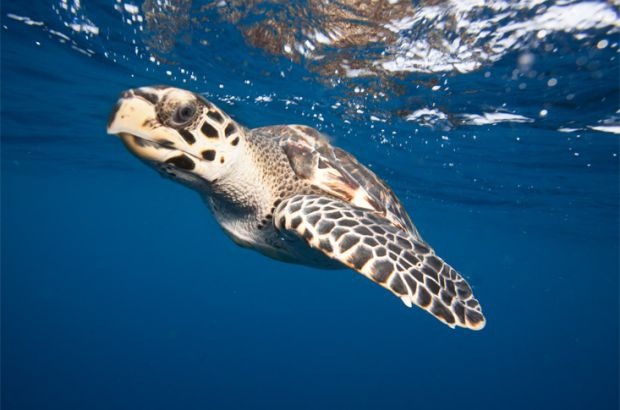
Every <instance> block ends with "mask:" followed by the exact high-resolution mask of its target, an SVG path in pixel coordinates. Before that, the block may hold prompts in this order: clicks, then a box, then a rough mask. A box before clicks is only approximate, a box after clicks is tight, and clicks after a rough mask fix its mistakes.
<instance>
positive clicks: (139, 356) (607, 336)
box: [1, 1, 619, 410]
mask: <svg viewBox="0 0 620 410" xmlns="http://www.w3.org/2000/svg"><path fill="white" fill-rule="evenodd" d="M83 3H86V5H85V6H88V7H90V9H89V16H90V18H91V19H92V20H93V22H94V23H96V24H97V25H98V26H99V27H100V29H101V32H100V35H99V36H98V37H94V38H91V39H84V38H83V37H80V36H77V35H75V36H74V37H73V38H75V41H76V44H77V45H78V46H80V47H82V48H85V47H91V48H92V49H93V50H94V51H95V52H96V53H95V55H94V56H93V57H87V56H85V55H83V54H81V53H79V52H78V51H76V50H75V49H72V48H71V44H70V43H61V42H59V41H58V38H57V37H56V36H54V35H50V34H49V29H54V30H59V31H62V32H64V33H65V34H67V35H70V34H71V32H70V30H68V29H67V28H66V27H64V26H63V25H62V19H61V18H60V17H59V16H58V15H57V14H55V13H52V12H51V7H50V6H51V4H52V3H51V2H50V3H47V2H44V1H35V2H32V4H30V5H27V6H26V5H20V4H15V2H4V1H3V3H2V7H3V11H2V18H1V20H2V24H3V26H4V27H3V28H2V32H1V35H2V78H1V82H2V99H1V108H2V129H1V138H2V169H1V170H2V186H1V195H2V219H1V222H2V237H1V242H2V246H1V252H2V265H1V268H2V272H1V273H2V408H3V409H7V410H9V409H10V410H13V409H42V408H46V409H136V408H145V409H146V408H148V409H170V408H183V409H204V408H216V409H236V408H266V409H275V408H283V409H288V408H351V409H352V408H356V409H384V408H433V409H449V408H461V409H473V408H476V409H497V408H503V409H522V408H541V409H542V408H545V409H555V408H563V409H583V408H588V409H615V408H617V407H618V360H619V357H618V319H619V317H618V226H619V220H618V184H619V176H618V172H619V169H618V158H617V155H618V135H614V134H609V133H598V132H594V131H590V130H584V131H582V132H579V133H577V134H575V133H571V134H565V133H559V132H557V131H555V129H556V128H557V126H558V125H561V124H564V123H569V121H570V120H572V119H573V117H579V118H585V119H584V121H587V120H591V121H592V122H591V123H593V122H594V121H595V120H598V119H601V118H603V117H605V116H607V115H609V114H610V113H614V111H615V110H617V109H618V106H617V103H618V95H617V90H618V88H617V75H618V63H617V59H616V57H615V54H617V53H616V51H609V53H608V54H604V55H602V56H599V57H600V58H601V59H603V61H605V62H606V64H604V65H603V67H604V69H603V70H602V71H600V72H602V77H598V78H594V77H588V76H585V77H574V76H575V75H576V74H575V73H574V72H573V70H572V69H571V67H569V66H565V65H563V63H561V62H557V65H555V66H554V65H553V64H554V61H555V60H554V59H557V58H556V57H553V56H550V57H545V56H541V57H540V58H541V59H542V60H543V61H546V64H549V65H548V66H547V69H549V70H550V71H553V73H554V75H556V76H557V77H558V78H559V79H560V84H561V85H562V86H563V87H565V88H564V89H563V90H564V91H563V92H569V91H570V88H571V87H573V88H575V89H577V90H582V89H583V90H585V91H584V95H583V96H582V101H581V102H577V103H575V104H574V105H568V106H567V105H563V106H559V105H558V109H557V110H553V106H552V108H551V109H550V111H551V112H552V113H557V112H560V114H556V116H555V117H554V116H553V115H550V118H548V119H547V120H538V121H537V122H536V123H535V124H516V125H514V124H513V125H506V124H499V125H495V126H483V127H460V128H456V129H452V130H450V131H445V130H443V131H440V130H432V129H428V128H424V127H421V126H418V125H416V124H414V123H410V122H404V121H399V120H394V121H393V122H392V123H388V124H386V125H383V127H384V128H386V130H387V131H386V135H388V136H389V137H390V138H391V140H390V142H389V143H387V144H381V143H380V142H379V141H380V140H381V137H380V136H379V135H378V134H377V133H378V130H377V129H372V128H370V127H369V123H368V122H365V121H362V120H357V121H355V120H353V121H351V124H347V123H344V122H343V121H342V120H343V118H342V117H341V116H339V114H338V113H337V112H333V111H332V110H331V108H330V106H331V105H332V104H333V101H334V100H335V99H337V98H343V96H344V94H343V91H342V90H341V89H339V88H335V89H332V88H330V87H327V86H325V85H324V84H322V83H320V82H318V81H316V79H315V78H314V77H313V75H311V74H308V73H306V72H305V70H304V68H303V67H302V66H297V65H296V64H294V63H291V62H288V61H280V60H278V59H274V58H273V57H269V56H265V55H263V54H261V52H260V50H256V49H251V48H247V46H246V45H244V43H243V40H242V39H241V38H240V36H239V35H238V34H235V33H236V31H235V30H234V28H232V27H228V26H224V27H223V28H222V30H229V34H230V35H229V36H228V37H227V41H228V42H229V43H228V44H225V45H221V44H220V45H219V46H218V47H219V49H218V50H219V51H221V52H222V53H225V52H229V53H231V54H232V53H237V54H242V55H245V56H246V58H248V59H249V61H251V62H252V64H251V65H250V67H252V69H249V68H246V69H244V70H241V71H235V70H229V68H227V67H222V66H220V65H218V63H215V62H213V61H211V60H209V59H208V58H206V56H208V53H209V49H208V48H207V49H203V50H202V51H201V53H202V54H200V55H198V56H194V57H195V58H193V59H192V58H190V57H191V56H188V57H186V58H187V60H185V61H183V63H184V64H186V65H187V66H192V67H194V70H201V71H200V74H201V76H200V77H199V80H198V81H195V82H190V83H189V84H186V83H182V82H181V78H180V77H179V78H176V77H175V78H170V76H167V75H166V74H165V70H166V69H168V68H166V67H164V68H158V67H155V68H154V67H153V66H152V65H150V64H149V63H148V62H145V61H143V60H138V59H135V60H133V59H132V58H131V56H132V54H131V50H132V46H129V45H126V44H125V43H124V40H126V38H125V37H124V36H125V35H127V36H129V35H130V33H129V32H128V33H125V34H124V33H123V30H129V29H128V28H127V27H124V26H123V25H122V20H121V19H120V17H119V15H117V13H116V12H115V11H114V10H113V9H112V6H111V5H112V4H113V2H112V1H110V2H105V1H99V2H96V3H95V2H90V1H83ZM7 13H14V14H19V15H27V16H29V17H31V18H32V19H33V20H37V21H45V22H46V25H45V26H44V27H43V28H42V27H39V26H29V25H26V24H23V23H22V22H19V21H16V20H14V19H10V18H7V16H6V14H7ZM119 33H120V34H119ZM37 41H38V42H39V43H40V45H36V43H35V42H37ZM194 41H197V39H194ZM573 48H574V49H575V51H574V53H576V54H571V55H569V56H568V57H567V58H573V57H575V55H577V54H578V53H580V52H581V50H580V49H579V47H578V44H577V45H575V47H573ZM104 51H108V52H110V51H114V52H116V53H118V54H117V57H118V56H119V55H121V54H122V53H123V52H124V51H128V52H127V53H126V54H124V55H126V56H127V59H123V58H120V57H118V58H117V59H116V60H117V61H116V62H115V61H113V59H112V58H106V57H104V55H103V53H104ZM181 54H182V53H181ZM590 57H592V58H597V57H596V55H593V54H592V53H590ZM179 58H181V59H183V58H185V57H182V56H181V57H179ZM545 58H548V60H545ZM516 59H517V55H508V56H506V57H505V58H504V59H503V60H502V61H500V62H498V63H496V64H495V65H494V66H490V67H487V68H486V69H487V70H490V71H491V72H493V73H497V76H498V77H499V76H501V75H503V74H505V73H507V72H510V71H511V70H512V68H513V67H514V65H515V61H516ZM224 60H226V58H225V59H224ZM560 60H562V58H560ZM231 64H232V63H231ZM257 64H262V67H264V70H267V71H269V70H271V71H272V72H275V73H278V72H279V71H280V69H281V68H282V69H285V70H286V72H287V77H286V79H282V78H281V77H279V76H277V75H275V76H270V77H268V78H265V77H264V72H263V73H261V72H260V70H259V69H257V68H256V65H257ZM274 65H275V67H274ZM278 65H281V66H278ZM148 67H151V69H150V70H149V71H146V68H148ZM255 68H256V69H255ZM173 69H175V67H173ZM196 72H198V71H196ZM203 76H206V78H205V77H203ZM245 79H250V80H251V81H252V83H253V86H252V87H247V86H246V85H245V83H243V80H245ZM563 80H566V81H563ZM450 81H451V82H452V84H453V88H454V89H457V90H458V88H459V86H463V84H464V83H468V84H470V85H472V84H473V85H475V86H476V87H479V88H481V89H483V90H484V89H487V88H485V87H491V84H486V83H484V80H483V77H482V75H481V74H480V73H472V74H469V75H462V76H456V77H450ZM496 81H498V83H502V82H503V81H504V80H503V79H498V80H496ZM584 81H587V82H588V83H584ZM152 83H172V84H176V85H179V86H185V87H188V88H190V89H192V90H195V91H201V92H206V93H207V94H208V95H209V96H210V97H211V99H213V100H214V101H216V102H218V103H219V104H220V105H222V107H223V108H224V109H226V110H227V111H230V112H231V114H232V115H234V116H235V117H236V118H237V119H238V120H239V121H241V122H242V123H244V124H246V125H248V126H251V127H255V126H261V125H270V124H275V123H306V124H310V125H313V126H318V127H321V129H323V130H325V131H326V132H329V133H330V134H331V135H332V136H333V138H334V141H335V143H336V144H338V145H340V146H342V147H344V148H345V149H347V150H349V151H351V152H352V153H354V154H355V155H357V156H358V157H359V158H360V160H362V161H363V162H365V163H370V164H371V165H372V166H373V168H374V169H375V170H376V171H377V172H378V173H379V174H380V175H382V176H384V177H385V178H386V179H387V180H388V182H389V183H390V184H391V185H392V186H393V187H394V188H395V190H396V192H397V193H398V194H399V195H400V196H401V198H402V199H403V202H404V203H405V205H406V206H407V208H408V209H410V211H411V214H412V219H413V220H414V222H415V223H416V224H417V226H418V228H419V229H420V231H421V233H422V235H423V236H424V237H425V239H426V240H427V241H428V242H429V243H431V244H432V245H433V246H434V247H435V249H436V251H437V253H438V254H440V255H441V256H442V257H443V258H444V259H446V260H447V261H449V262H450V263H451V264H452V265H454V266H455V267H456V268H457V269H458V270H460V271H461V272H462V273H463V274H464V275H465V276H466V277H468V278H469V280H470V283H471V284H472V285H473V287H474V290H475V292H476V295H477V296H478V298H479V300H480V301H481V303H482V306H483V309H484V312H485V314H486V316H487V320H488V324H487V327H486V328H485V329H484V330H483V331H482V332H470V331H466V330H462V329H457V330H451V329H449V328H447V327H445V326H444V325H442V324H441V323H439V322H438V321H436V320H433V319H432V317H430V316H429V315H428V314H426V313H424V312H422V311H421V310H419V309H407V308H405V307H404V306H403V304H402V303H401V302H400V301H399V300H397V299H395V298H394V297H393V296H391V295H390V294H389V293H388V292H386V291H384V290H382V289H380V288H379V287H377V286H376V285H374V284H372V283H371V282H369V281H368V280H366V279H364V278H362V277H361V276H360V275H357V274H355V273H354V272H352V271H348V270H343V271H321V270H316V269H311V268H306V267H301V266H296V265H287V264H283V263H280V262H277V261H272V260H269V259H266V258H264V257H263V256H261V255H259V254H257V253H254V252H252V251H249V250H244V249H241V248H238V247H236V246H235V245H234V244H233V243H232V242H231V241H230V240H229V239H228V238H227V237H225V235H224V234H223V233H222V232H221V231H220V229H219V227H218V226H217V225H216V223H215V221H214V220H213V218H212V217H211V216H210V215H209V214H208V211H207V209H206V208H205V206H204V205H203V204H202V203H201V201H200V199H199V197H198V196H197V195H196V194H195V193H193V192H191V191H189V190H186V189H185V188H183V187H181V186H178V185H176V184H174V183H171V182H169V181H166V180H163V179H161V178H158V177H157V175H156V174H155V173H154V172H152V171H151V170H149V169H147V168H146V167H144V166H142V165H141V164H140V163H138V161H136V160H135V159H134V158H132V157H131V156H130V155H129V154H128V153H127V152H126V151H125V150H124V148H123V147H122V146H121V144H120V143H119V141H118V140H116V139H114V138H113V137H109V136H106V135H105V121H106V118H107V114H108V112H109V110H110V108H111V107H112V105H113V104H114V102H115V99H116V97H117V96H118V94H119V93H120V92H121V91H122V90H123V89H125V88H128V87H134V86H139V85H145V84H152ZM219 84H224V85H225V88H224V89H221V88H219ZM597 90H599V91H600V92H599V93H598V94H597ZM271 91H275V92H279V94H278V95H279V96H281V97H283V96H303V97H304V102H303V103H301V104H300V105H298V106H296V107H293V108H291V109H290V110H286V109H285V108H284V106H285V104H283V103H282V102H281V101H279V100H278V99H275V101H274V102H273V103H272V104H265V103H260V102H256V103H255V102H254V97H255V96H258V95H264V94H266V93H270V92H271ZM539 92H542V91H539ZM457 94H458V93H457ZM500 94H501V92H498V94H497V99H496V100H494V101H493V100H489V96H488V95H481V96H479V97H476V96H474V97H467V98H468V100H467V101H465V100H461V102H462V104H464V105H465V104H469V106H470V107H471V106H476V104H478V105H479V106H493V105H495V106H500V105H501V104H502V103H503V102H505V101H510V102H511V103H512V104H513V108H518V109H520V112H522V113H530V112H534V113H535V112H538V110H539V109H540V106H539V105H537V104H539V101H538V100H540V99H541V100H545V98H546V96H545V95H540V94H538V95H537V98H534V97H532V96H530V97H527V98H525V97H524V98H523V99H522V100H519V99H518V98H517V97H515V96H510V95H508V96H501V95H500ZM586 94H587V95H586ZM227 95H232V96H242V97H243V96H250V97H249V98H246V99H242V100H241V101H240V102H237V103H235V104H233V105H227V104H225V103H224V102H222V101H223V100H225V99H226V96H227ZM601 95H603V96H607V97H606V98H603V99H601V98H600V96H601ZM395 98H396V99H397V100H396V101H397V102H398V98H399V97H395ZM400 98H404V97H400ZM428 98H430V97H428ZM432 98H441V97H432ZM445 98H446V101H445V104H446V105H452V106H459V99H458V98H459V95H453V96H446V97H445ZM476 98H479V101H478V102H476ZM472 99H473V100H474V101H473V102H472ZM551 100H552V96H549V101H551ZM577 100H579V98H578V99H577ZM313 104H316V105H315V110H318V111H319V112H322V113H323V115H324V117H325V121H319V120H317V119H316V118H313V117H311V116H308V115H306V113H307V112H309V111H310V107H311V106H312V105H313ZM580 104H581V105H580ZM585 107H587V110H586V108H585ZM562 110H564V111H562ZM585 111H587V113H585ZM545 121H548V122H545ZM392 129H393V130H395V131H397V133H396V134H394V135H392V134H391V131H392ZM414 131H415V133H414ZM441 136H445V137H447V139H445V138H444V139H442V138H441ZM399 141H405V142H404V143H402V144H401V143H399ZM574 152H578V153H579V156H575V155H574ZM614 154H615V155H614ZM449 163H452V164H454V165H453V166H449V165H447V164H449ZM588 164H589V165H588Z"/></svg>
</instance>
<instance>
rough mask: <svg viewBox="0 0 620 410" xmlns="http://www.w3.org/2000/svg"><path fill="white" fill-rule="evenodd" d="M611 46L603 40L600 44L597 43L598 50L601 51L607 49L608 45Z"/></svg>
mask: <svg viewBox="0 0 620 410" xmlns="http://www.w3.org/2000/svg"><path fill="white" fill-rule="evenodd" d="M608 44H609V41H607V40H605V39H602V40H601V41H599V42H598V43H596V48H598V49H599V50H602V49H604V48H605V47H607V45H608Z"/></svg>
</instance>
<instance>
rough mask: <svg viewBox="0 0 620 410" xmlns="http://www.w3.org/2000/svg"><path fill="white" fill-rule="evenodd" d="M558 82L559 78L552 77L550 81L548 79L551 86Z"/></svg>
mask: <svg viewBox="0 0 620 410" xmlns="http://www.w3.org/2000/svg"><path fill="white" fill-rule="evenodd" d="M557 84H558V80H557V79H555V78H550V79H549V81H547V85H548V86H549V87H555V86H556V85H557Z"/></svg>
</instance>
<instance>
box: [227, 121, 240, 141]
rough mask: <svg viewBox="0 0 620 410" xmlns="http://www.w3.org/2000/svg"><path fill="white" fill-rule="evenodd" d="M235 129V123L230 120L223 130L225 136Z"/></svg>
mask: <svg viewBox="0 0 620 410" xmlns="http://www.w3.org/2000/svg"><path fill="white" fill-rule="evenodd" d="M235 131H237V127H235V124H233V123H232V122H231V123H230V124H228V125H227V126H226V129H225V130H224V134H225V135H226V137H230V136H231V135H232V133H234V132H235ZM234 145H237V144H234Z"/></svg>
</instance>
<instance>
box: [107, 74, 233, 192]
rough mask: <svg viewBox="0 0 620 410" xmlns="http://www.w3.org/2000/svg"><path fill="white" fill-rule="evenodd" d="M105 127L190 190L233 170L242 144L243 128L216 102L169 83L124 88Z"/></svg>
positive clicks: (150, 163) (140, 155) (139, 156)
mask: <svg viewBox="0 0 620 410" xmlns="http://www.w3.org/2000/svg"><path fill="white" fill-rule="evenodd" d="M107 131H108V134H116V135H118V136H120V138H121V139H122V141H123V143H124V144H125V146H126V147H127V148H128V149H129V151H131V152H132V153H133V154H134V155H136V156H137V157H138V158H140V159H141V160H143V161H144V162H146V163H147V164H148V165H150V166H152V167H154V168H155V169H157V170H158V171H159V172H161V173H162V174H163V175H165V176H168V177H170V178H172V179H174V180H177V181H179V182H181V183H183V184H185V185H188V186H190V187H193V188H201V187H204V186H205V185H209V184H210V183H212V182H213V181H215V180H217V179H219V178H221V177H223V176H225V175H226V174H227V173H229V172H231V165H232V164H233V163H234V161H235V160H236V157H237V156H238V154H239V151H240V150H239V148H240V147H241V146H242V145H243V143H244V141H243V137H244V131H243V127H241V126H240V125H239V124H237V123H236V122H235V121H233V120H232V119H231V118H230V117H229V116H228V115H226V114H225V113H224V112H222V111H221V110H220V109H219V108H217V107H216V106H215V105H213V104H212V103H210V102H209V101H207V100H206V99H205V98H204V97H202V96H201V95H199V94H196V93H193V92H190V91H186V90H181V89H178V88H174V87H167V86H154V87H142V88H136V89H132V90H127V91H125V92H123V93H122V94H121V97H120V99H119V100H118V102H117V103H116V105H115V106H114V108H113V110H112V112H111V113H110V117H109V119H108V127H107Z"/></svg>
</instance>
